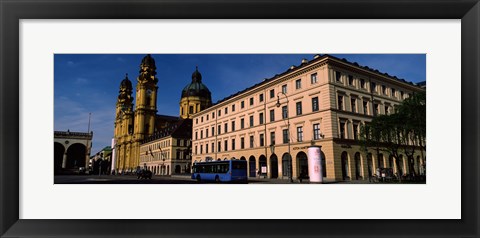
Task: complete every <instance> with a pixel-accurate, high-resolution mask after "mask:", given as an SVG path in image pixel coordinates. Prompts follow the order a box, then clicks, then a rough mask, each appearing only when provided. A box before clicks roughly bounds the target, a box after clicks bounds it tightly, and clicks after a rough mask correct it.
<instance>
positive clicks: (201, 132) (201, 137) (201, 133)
mask: <svg viewBox="0 0 480 238" xmlns="http://www.w3.org/2000/svg"><path fill="white" fill-rule="evenodd" d="M200 139H203V130H201V131H200Z"/></svg>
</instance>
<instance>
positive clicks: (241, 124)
mask: <svg viewBox="0 0 480 238" xmlns="http://www.w3.org/2000/svg"><path fill="white" fill-rule="evenodd" d="M243 128H245V119H244V118H240V129H243Z"/></svg>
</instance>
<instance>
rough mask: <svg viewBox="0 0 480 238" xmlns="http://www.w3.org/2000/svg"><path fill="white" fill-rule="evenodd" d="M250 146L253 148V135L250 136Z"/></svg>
mask: <svg viewBox="0 0 480 238" xmlns="http://www.w3.org/2000/svg"><path fill="white" fill-rule="evenodd" d="M250 148H253V136H250Z"/></svg>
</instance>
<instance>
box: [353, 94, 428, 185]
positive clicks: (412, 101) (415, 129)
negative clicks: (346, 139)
mask: <svg viewBox="0 0 480 238" xmlns="http://www.w3.org/2000/svg"><path fill="white" fill-rule="evenodd" d="M425 138H426V94H425V92H421V93H415V94H413V95H412V96H411V97H409V98H407V99H405V100H404V101H403V102H402V103H401V104H399V105H398V106H396V107H395V110H394V112H393V113H392V114H390V115H378V116H375V117H374V118H373V119H372V121H371V122H370V123H365V125H362V126H361V127H360V141H361V145H362V149H363V150H364V151H365V152H367V153H368V149H369V148H374V149H375V150H376V151H377V156H378V154H379V151H384V152H386V153H388V154H389V155H390V156H392V157H393V158H394V159H395V163H396V165H397V168H400V167H401V165H400V160H399V159H400V154H401V152H403V153H404V154H405V155H406V156H407V160H408V167H409V170H410V171H412V173H413V175H414V176H415V170H414V168H413V155H414V154H415V151H416V149H418V148H420V149H421V151H422V157H423V150H425V149H426V143H425Z"/></svg>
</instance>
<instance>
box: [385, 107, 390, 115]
mask: <svg viewBox="0 0 480 238" xmlns="http://www.w3.org/2000/svg"><path fill="white" fill-rule="evenodd" d="M388 109H389V108H388V106H385V115H388V113H389V110H388Z"/></svg>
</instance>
